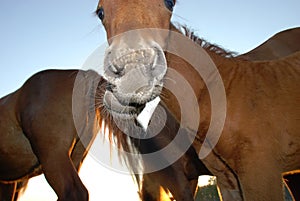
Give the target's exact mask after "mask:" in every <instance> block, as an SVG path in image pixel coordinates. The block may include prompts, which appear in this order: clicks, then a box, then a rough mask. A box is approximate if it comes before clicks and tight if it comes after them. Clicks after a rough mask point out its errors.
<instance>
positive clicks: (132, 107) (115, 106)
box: [103, 91, 145, 118]
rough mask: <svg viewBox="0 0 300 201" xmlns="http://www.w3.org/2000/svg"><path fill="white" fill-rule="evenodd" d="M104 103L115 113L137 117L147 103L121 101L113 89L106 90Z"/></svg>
mask: <svg viewBox="0 0 300 201" xmlns="http://www.w3.org/2000/svg"><path fill="white" fill-rule="evenodd" d="M103 102H104V105H105V106H106V108H107V109H108V110H109V111H110V112H111V113H112V114H114V115H117V116H120V117H126V118H128V117H131V118H133V117H136V116H137V115H138V114H139V113H140V112H141V111H142V110H143V109H144V107H145V104H138V103H129V104H124V103H122V102H120V101H119V100H118V99H117V98H116V97H115V95H114V94H113V93H112V92H111V91H106V93H105V95H104V101H103Z"/></svg>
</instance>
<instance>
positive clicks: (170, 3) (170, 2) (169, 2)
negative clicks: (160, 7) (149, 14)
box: [165, 0, 175, 12]
mask: <svg viewBox="0 0 300 201" xmlns="http://www.w3.org/2000/svg"><path fill="white" fill-rule="evenodd" d="M165 5H166V7H167V8H168V9H169V10H170V11H171V12H172V11H173V8H174V6H175V1H174V0H165Z"/></svg>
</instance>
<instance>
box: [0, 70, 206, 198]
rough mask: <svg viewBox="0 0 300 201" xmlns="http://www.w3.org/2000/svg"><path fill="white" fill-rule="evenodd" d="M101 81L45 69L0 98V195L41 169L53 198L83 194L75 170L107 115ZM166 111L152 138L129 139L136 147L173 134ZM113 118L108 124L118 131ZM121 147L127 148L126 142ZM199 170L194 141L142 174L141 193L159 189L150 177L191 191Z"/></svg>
mask: <svg viewBox="0 0 300 201" xmlns="http://www.w3.org/2000/svg"><path fill="white" fill-rule="evenodd" d="M106 85H107V83H106V81H105V80H104V79H103V78H102V77H101V76H100V75H99V74H97V73H96V72H94V71H91V70H89V71H82V70H45V71H41V72H39V73H37V74H35V75H33V76H32V77H31V78H29V79H28V80H27V81H26V82H25V83H24V85H23V86H22V87H21V88H20V89H18V90H17V91H15V92H13V93H11V94H9V95H7V96H5V97H3V98H1V99H0V111H1V115H0V131H1V135H0V139H1V140H0V142H1V143H0V153H1V155H0V164H1V169H0V200H3V201H12V200H17V199H18V196H19V194H20V193H21V192H22V189H24V188H25V187H26V184H27V182H28V180H29V179H30V178H31V177H34V176H37V175H39V174H42V173H44V174H45V177H46V179H47V181H48V183H49V185H50V186H51V187H52V188H53V190H54V191H55V193H56V194H57V196H58V200H88V191H87V189H86V188H85V187H84V185H83V184H82V182H81V180H80V178H79V176H78V172H79V170H80V166H81V164H82V162H83V160H84V158H85V156H86V154H87V153H88V151H89V148H90V146H91V144H92V143H93V140H94V138H95V136H96V135H97V133H98V132H99V130H100V129H101V128H102V127H103V126H104V125H103V123H102V120H103V119H104V120H105V119H106V118H109V117H108V116H107V114H105V110H103V108H102V107H101V105H102V104H103V103H102V98H101V97H102V96H103V94H104V91H105V90H104V89H105V86H106ZM167 116H169V117H170V118H167V123H166V126H165V127H164V128H163V129H162V130H161V132H160V133H159V134H158V135H157V136H155V137H154V138H151V139H145V140H138V141H134V139H132V142H135V143H138V144H139V146H136V147H138V149H139V152H140V153H148V152H151V151H153V150H155V149H160V148H161V147H163V146H165V145H166V144H168V143H169V142H170V141H171V140H172V138H170V136H173V135H174V133H175V132H176V131H177V130H178V129H179V124H178V123H177V122H176V121H175V119H174V118H171V117H172V116H171V115H170V114H169V113H167ZM106 121H108V120H106ZM112 123H113V122H110V125H108V127H109V128H110V129H111V132H112V131H114V132H115V134H117V132H118V130H117V127H116V125H114V124H112ZM119 132H121V131H119ZM121 134H122V135H124V134H123V133H121ZM123 144H124V145H125V143H123ZM123 148H124V150H127V151H130V150H129V148H128V147H126V146H124V147H123ZM162 160H163V158H162ZM187 161H189V162H191V163H187ZM145 162H147V161H145ZM166 172H167V173H169V174H170V173H171V172H172V180H171V179H169V180H164V178H165V177H161V175H166ZM202 173H207V174H208V173H209V171H208V170H207V169H206V167H205V166H204V165H203V164H202V163H201V161H200V160H199V159H198V157H197V153H196V151H195V150H194V149H193V147H189V149H188V150H187V151H186V153H185V154H184V155H182V156H181V157H180V158H179V159H178V160H177V161H176V162H175V163H173V164H171V165H170V166H168V167H165V168H164V169H162V170H160V171H159V172H156V173H148V174H145V175H143V177H144V178H143V184H144V185H143V187H142V190H141V198H142V199H143V200H154V199H157V198H158V197H159V196H160V195H159V191H156V190H154V191H153V190H152V188H153V185H151V186H150V185H147V183H148V182H151V183H159V185H158V187H159V186H160V185H162V184H163V186H164V187H165V188H166V189H168V190H171V191H172V193H173V194H174V195H175V197H178V198H179V199H181V197H184V198H182V199H185V197H187V196H191V195H193V193H194V192H191V189H195V186H196V185H197V178H198V175H199V174H202ZM153 179H154V180H155V182H154V180H153ZM137 180H138V176H137ZM192 180H193V181H194V182H191V181H192ZM189 185H193V187H191V188H190V186H189ZM177 194H178V195H177ZM191 199H192V198H191Z"/></svg>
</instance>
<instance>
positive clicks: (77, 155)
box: [71, 140, 92, 172]
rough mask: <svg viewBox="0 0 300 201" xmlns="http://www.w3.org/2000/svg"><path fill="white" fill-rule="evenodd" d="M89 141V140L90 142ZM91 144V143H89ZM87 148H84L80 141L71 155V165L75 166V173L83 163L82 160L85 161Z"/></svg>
mask: <svg viewBox="0 0 300 201" xmlns="http://www.w3.org/2000/svg"><path fill="white" fill-rule="evenodd" d="M90 141H91V140H90ZM91 142H92V141H91ZM88 149H89V147H87V148H86V147H85V146H84V145H83V144H82V142H81V141H78V142H77V143H76V144H75V146H74V149H73V151H72V154H71V159H72V161H73V164H74V166H75V169H76V170H77V172H79V170H80V167H81V165H82V163H83V160H84V159H85V157H86V155H87V154H88Z"/></svg>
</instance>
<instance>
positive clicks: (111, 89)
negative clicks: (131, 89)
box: [106, 83, 115, 92]
mask: <svg viewBox="0 0 300 201" xmlns="http://www.w3.org/2000/svg"><path fill="white" fill-rule="evenodd" d="M114 87H115V85H113V84H111V83H107V84H106V90H107V91H110V92H113V88H114Z"/></svg>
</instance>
